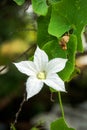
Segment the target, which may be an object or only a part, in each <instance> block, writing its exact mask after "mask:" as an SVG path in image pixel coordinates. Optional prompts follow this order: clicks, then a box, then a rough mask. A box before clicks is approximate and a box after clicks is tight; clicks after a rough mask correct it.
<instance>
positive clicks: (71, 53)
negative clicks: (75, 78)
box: [43, 35, 77, 81]
mask: <svg viewBox="0 0 87 130" xmlns="http://www.w3.org/2000/svg"><path fill="white" fill-rule="evenodd" d="M76 48H77V38H76V36H75V35H71V36H70V40H69V42H68V43H67V50H62V48H61V47H60V45H59V43H58V40H57V39H56V40H53V41H49V42H47V43H46V44H45V45H44V46H43V49H44V50H45V51H46V53H47V54H48V56H49V58H50V59H52V58H56V57H60V58H65V59H66V58H67V59H68V62H67V63H66V66H65V68H64V69H63V70H62V71H61V72H59V76H60V77H61V78H62V79H63V80H64V81H68V80H69V78H70V76H71V74H72V72H73V71H74V67H75V53H76Z"/></svg>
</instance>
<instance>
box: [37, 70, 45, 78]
mask: <svg viewBox="0 0 87 130" xmlns="http://www.w3.org/2000/svg"><path fill="white" fill-rule="evenodd" d="M37 78H38V79H41V80H42V79H46V72H45V71H42V72H39V73H38V74H37Z"/></svg>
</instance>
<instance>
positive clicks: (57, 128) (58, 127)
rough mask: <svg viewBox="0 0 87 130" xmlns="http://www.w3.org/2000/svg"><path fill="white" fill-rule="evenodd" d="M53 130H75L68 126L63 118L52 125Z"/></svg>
mask: <svg viewBox="0 0 87 130" xmlns="http://www.w3.org/2000/svg"><path fill="white" fill-rule="evenodd" d="M51 130H75V129H73V128H70V127H68V126H67V124H66V122H65V121H64V119H63V118H59V119H57V120H56V121H54V122H52V123H51Z"/></svg>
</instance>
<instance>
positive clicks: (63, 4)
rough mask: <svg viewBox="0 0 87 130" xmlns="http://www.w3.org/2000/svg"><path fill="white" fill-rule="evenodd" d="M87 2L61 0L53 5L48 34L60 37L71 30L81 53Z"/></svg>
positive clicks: (81, 0)
mask: <svg viewBox="0 0 87 130" xmlns="http://www.w3.org/2000/svg"><path fill="white" fill-rule="evenodd" d="M86 12H87V0H62V1H60V2H57V3H55V4H53V6H52V15H51V21H50V24H49V33H50V34H51V35H54V36H56V37H58V38H59V37H60V36H61V35H63V34H64V33H65V32H66V31H69V30H70V29H73V31H74V32H73V33H74V34H75V35H76V36H77V42H78V45H77V50H78V51H82V50H83V47H82V41H81V33H82V30H83V28H84V26H85V25H86V24H87V13H86Z"/></svg>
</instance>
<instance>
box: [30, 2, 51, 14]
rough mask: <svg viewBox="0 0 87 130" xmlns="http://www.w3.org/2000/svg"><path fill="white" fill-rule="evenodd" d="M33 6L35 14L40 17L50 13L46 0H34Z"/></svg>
mask: <svg viewBox="0 0 87 130" xmlns="http://www.w3.org/2000/svg"><path fill="white" fill-rule="evenodd" d="M32 5H33V9H34V11H35V13H37V14H39V15H44V16H45V15H46V14H47V12H48V5H47V3H46V0H32Z"/></svg>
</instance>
